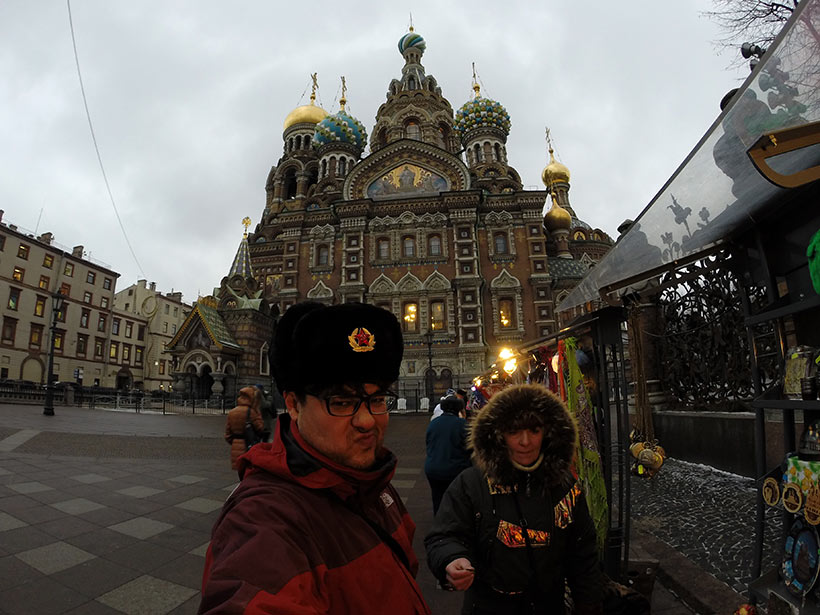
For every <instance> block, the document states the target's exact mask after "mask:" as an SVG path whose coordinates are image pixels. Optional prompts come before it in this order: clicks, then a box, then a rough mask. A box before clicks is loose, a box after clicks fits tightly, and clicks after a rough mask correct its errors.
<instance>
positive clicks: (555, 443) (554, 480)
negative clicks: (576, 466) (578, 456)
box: [469, 384, 577, 486]
mask: <svg viewBox="0 0 820 615" xmlns="http://www.w3.org/2000/svg"><path fill="white" fill-rule="evenodd" d="M539 424H540V425H543V426H544V442H543V444H542V446H541V452H542V453H543V454H544V460H543V462H542V463H541V465H540V467H539V469H538V474H539V475H540V476H543V480H544V482H545V483H546V484H547V485H548V486H552V485H558V484H561V483H563V482H565V481H566V480H567V477H568V476H570V475H571V464H572V459H573V456H574V455H575V446H576V444H575V443H576V439H577V429H576V426H575V421H574V420H573V418H572V416H571V415H570V414H569V411H568V410H567V408H566V406H565V405H564V403H563V402H562V401H561V400H560V399H559V398H558V397H556V396H555V395H554V394H553V393H551V392H550V391H549V390H548V389H546V388H545V387H543V386H541V385H536V384H522V385H515V386H511V387H508V388H506V389H504V390H502V391H500V392H498V393H496V394H495V395H494V396H493V397H492V398H491V399H490V401H489V403H488V404H487V405H486V406H484V407H483V408H482V409H481V410H480V411H479V413H478V415H477V416H476V417H475V419H474V420H473V424H472V428H471V429H470V436H469V445H470V447H471V448H472V449H473V461H474V463H475V465H476V467H478V469H480V470H481V471H483V472H484V473H485V474H486V475H487V477H488V478H489V479H490V480H491V481H492V482H494V483H498V484H501V485H513V484H515V483H516V482H517V479H518V475H519V470H516V469H515V468H514V467H513V465H512V461H511V460H510V457H509V453H508V451H507V446H506V444H505V443H504V434H505V433H509V432H511V431H516V430H518V429H524V428H526V427H532V426H535V425H539Z"/></svg>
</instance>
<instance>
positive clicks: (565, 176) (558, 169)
mask: <svg viewBox="0 0 820 615" xmlns="http://www.w3.org/2000/svg"><path fill="white" fill-rule="evenodd" d="M545 131H546V136H547V152H548V153H549V155H550V161H549V164H548V165H547V166H545V167H544V170H543V171H542V172H541V181H543V182H544V185H545V186H546V187H547V188H550V189H551V188H552V187H553V185H555V184H557V183H561V182H563V183H567V184H568V183H569V169H568V168H567V167H566V165H563V164H561V163H560V162H558V161H557V160H555V151H554V150H553V149H552V139H551V138H550V129H549V128H547V127H545Z"/></svg>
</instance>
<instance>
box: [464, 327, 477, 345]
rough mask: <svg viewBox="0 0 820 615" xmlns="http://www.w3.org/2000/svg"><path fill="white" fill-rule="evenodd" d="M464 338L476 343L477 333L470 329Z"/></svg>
mask: <svg viewBox="0 0 820 615" xmlns="http://www.w3.org/2000/svg"><path fill="white" fill-rule="evenodd" d="M464 338H465V339H466V340H467V341H468V342H474V341H475V331H474V330H473V329H470V330H469V331H467V333H466V334H465V336H464Z"/></svg>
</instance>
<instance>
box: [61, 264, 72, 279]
mask: <svg viewBox="0 0 820 615" xmlns="http://www.w3.org/2000/svg"><path fill="white" fill-rule="evenodd" d="M63 273H64V274H66V275H67V276H68V277H70V278H71V277H73V276H74V263H66V264H65V269H64V270H63Z"/></svg>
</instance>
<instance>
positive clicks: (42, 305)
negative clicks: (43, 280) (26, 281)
mask: <svg viewBox="0 0 820 615" xmlns="http://www.w3.org/2000/svg"><path fill="white" fill-rule="evenodd" d="M45 313H46V298H45V297H42V296H40V295H37V301H35V303H34V315H35V316H42V315H43V314H45Z"/></svg>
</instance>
